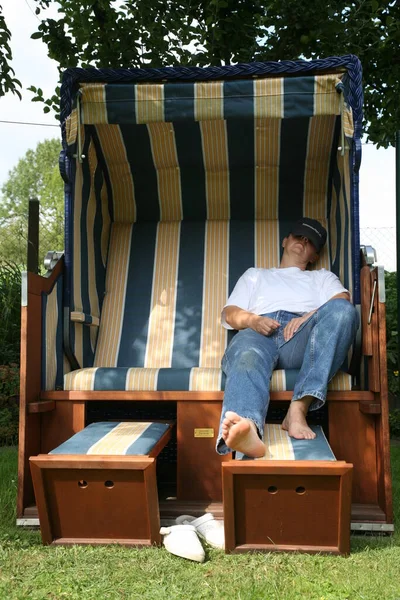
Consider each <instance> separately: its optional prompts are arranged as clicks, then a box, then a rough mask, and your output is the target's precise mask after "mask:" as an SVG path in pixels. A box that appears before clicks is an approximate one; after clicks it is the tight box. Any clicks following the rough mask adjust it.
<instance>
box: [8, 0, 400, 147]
mask: <svg viewBox="0 0 400 600" xmlns="http://www.w3.org/2000/svg"><path fill="white" fill-rule="evenodd" d="M34 1H35V3H36V14H37V15H38V17H39V19H40V20H41V22H40V25H39V27H38V31H36V32H35V33H33V35H32V37H33V38H34V39H42V40H43V41H44V42H45V43H46V44H47V47H48V52H49V56H50V57H51V58H53V59H55V60H56V61H57V62H58V63H59V65H60V70H63V69H65V68H66V67H74V66H83V67H87V66H92V67H143V66H153V67H160V66H172V65H176V64H180V65H197V66H204V65H221V64H228V63H229V64H231V63H238V62H250V61H265V60H285V59H286V60H291V59H298V58H305V59H313V58H323V57H328V56H338V55H344V54H356V55H357V56H358V57H359V58H360V60H361V62H362V64H363V69H364V89H365V125H366V130H367V132H368V136H369V139H370V140H371V141H373V142H374V143H376V144H378V146H379V145H381V146H385V147H386V146H388V145H389V144H390V143H394V133H395V131H396V130H397V129H400V103H399V102H398V97H399V95H400V54H399V51H398V48H399V44H400V3H399V2H397V1H396V0H347V1H340V0H333V1H332V2H326V0H314V1H313V2H309V0H196V2H195V1H194V0H176V1H175V0H152V1H151V2H148V1H147V0H34ZM52 6H53V7H54V6H57V7H58V14H59V16H58V18H47V16H46V14H47V13H46V10H47V9H49V8H51V7H52ZM31 90H32V91H33V92H34V93H35V97H34V100H35V101H42V102H44V103H45V107H44V109H45V111H46V112H48V111H49V110H51V109H55V110H56V111H57V105H58V93H56V94H55V95H53V96H52V98H48V99H45V98H44V97H43V92H42V90H40V89H37V88H36V87H34V86H32V87H31ZM0 93H1V91H0Z"/></svg>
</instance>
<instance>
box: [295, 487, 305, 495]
mask: <svg viewBox="0 0 400 600" xmlns="http://www.w3.org/2000/svg"><path fill="white" fill-rule="evenodd" d="M305 493H306V488H305V487H303V486H302V485H299V487H297V488H296V494H300V495H302V494H305Z"/></svg>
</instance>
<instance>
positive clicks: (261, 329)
mask: <svg viewBox="0 0 400 600" xmlns="http://www.w3.org/2000/svg"><path fill="white" fill-rule="evenodd" d="M222 318H223V319H225V321H226V322H227V323H228V325H230V326H231V327H233V329H237V330H240V329H247V328H251V329H254V331H257V333H261V335H271V334H272V333H274V331H275V330H276V329H278V327H280V326H281V324H280V323H278V321H275V319H270V318H269V317H261V316H260V315H256V314H254V313H252V312H249V311H248V310H243V309H242V308H239V307H238V306H232V305H231V306H226V307H225V308H224V310H223V311H222Z"/></svg>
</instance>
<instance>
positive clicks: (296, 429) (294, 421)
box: [282, 397, 317, 440]
mask: <svg viewBox="0 0 400 600" xmlns="http://www.w3.org/2000/svg"><path fill="white" fill-rule="evenodd" d="M312 400H313V398H310V399H308V397H307V399H306V398H304V399H303V398H302V399H301V400H296V401H294V402H292V403H291V405H290V407H289V410H288V412H287V415H286V417H285V418H284V420H283V423H282V429H284V430H285V431H287V432H288V433H289V435H290V437H293V438H296V439H297V440H313V439H315V438H316V437H317V435H316V433H314V432H313V430H312V429H310V427H309V426H308V425H307V421H306V414H307V410H308V407H309V405H310V404H311V402H312Z"/></svg>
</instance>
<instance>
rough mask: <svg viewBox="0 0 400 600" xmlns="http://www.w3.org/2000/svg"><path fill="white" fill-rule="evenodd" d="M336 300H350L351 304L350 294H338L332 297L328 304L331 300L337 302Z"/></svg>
mask: <svg viewBox="0 0 400 600" xmlns="http://www.w3.org/2000/svg"><path fill="white" fill-rule="evenodd" d="M336 298H343V300H348V301H349V302H350V294H349V292H342V293H341V294H336V296H332V298H329V300H328V302H330V300H335V299H336Z"/></svg>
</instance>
